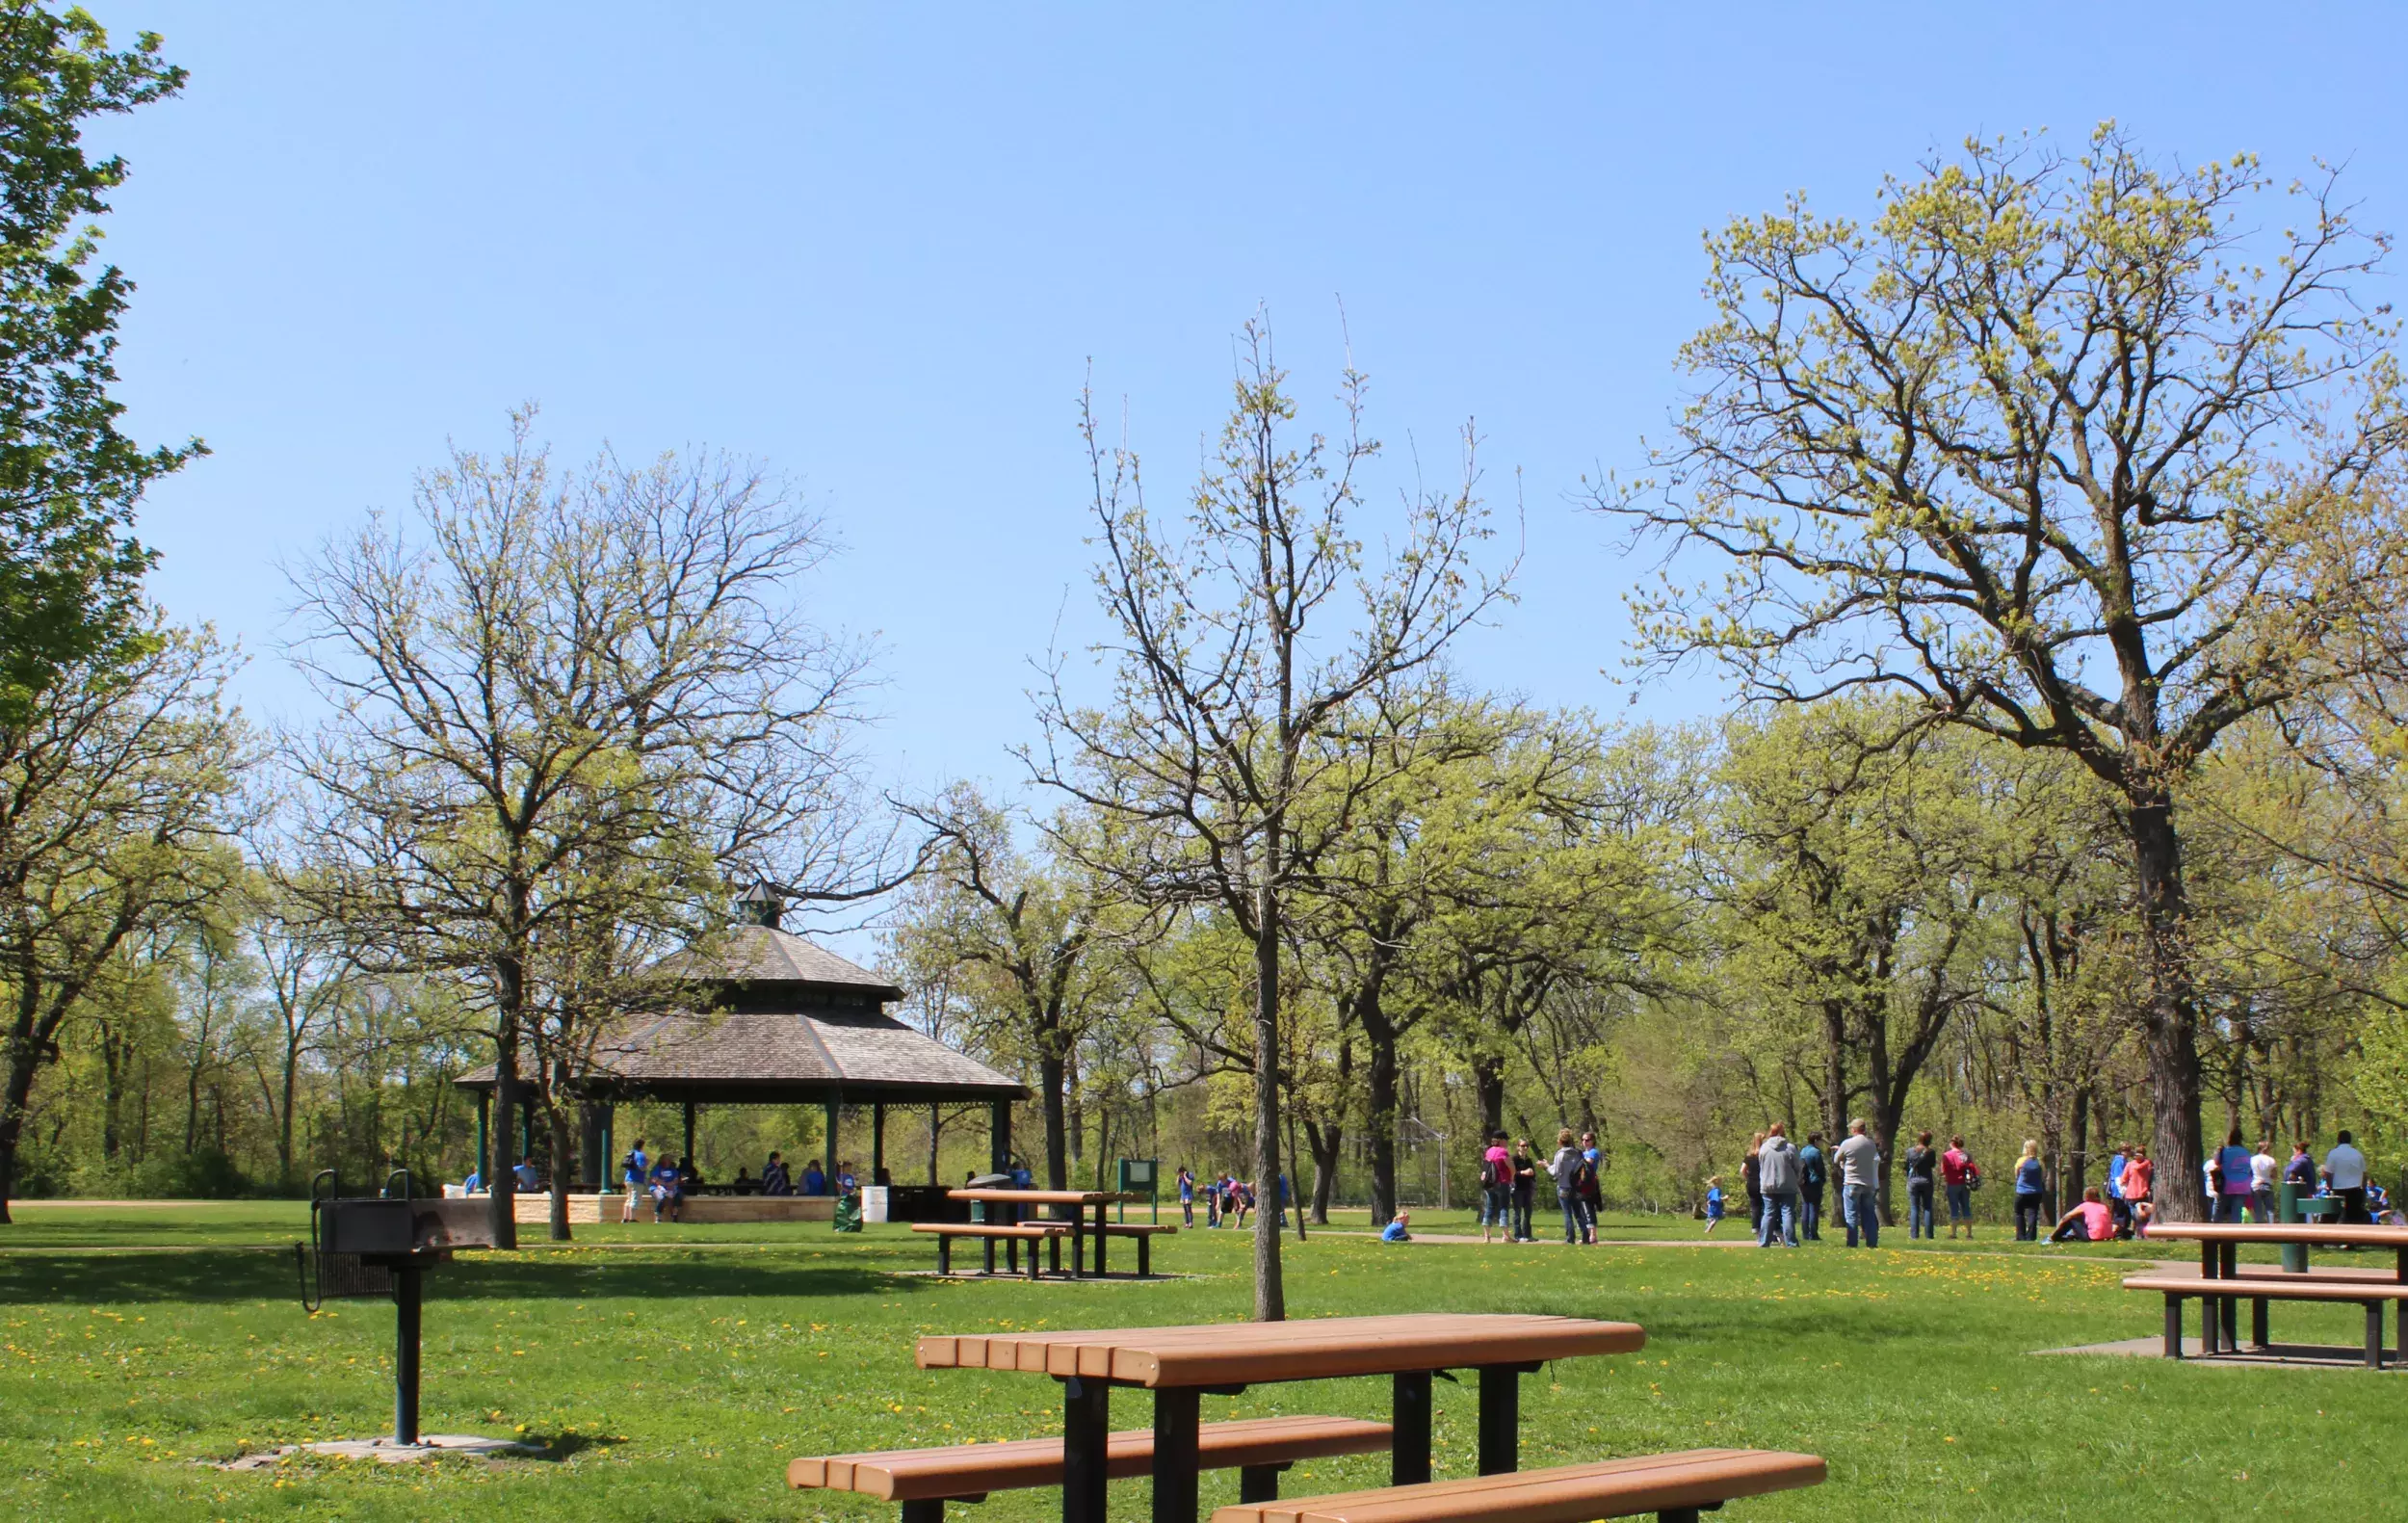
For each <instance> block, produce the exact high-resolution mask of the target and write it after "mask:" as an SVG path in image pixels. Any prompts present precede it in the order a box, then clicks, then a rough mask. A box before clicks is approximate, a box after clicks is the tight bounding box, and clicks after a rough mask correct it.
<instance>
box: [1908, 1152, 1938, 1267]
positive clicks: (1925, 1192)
mask: <svg viewBox="0 0 2408 1523" xmlns="http://www.w3.org/2000/svg"><path fill="white" fill-rule="evenodd" d="M1939 1168H1940V1155H1939V1154H1937V1153H1935V1152H1933V1151H1932V1150H1931V1134H1930V1133H1929V1132H1919V1133H1917V1134H1916V1136H1915V1142H1914V1145H1912V1146H1910V1147H1908V1148H1907V1149H1906V1240H1907V1241H1908V1242H1910V1243H1911V1242H1913V1241H1914V1240H1915V1239H1917V1238H1934V1239H1936V1238H1938V1237H1939V1235H1940V1229H1939V1224H1938V1222H1937V1221H1935V1220H1934V1218H1933V1215H1932V1210H1931V1186H1932V1180H1933V1176H1934V1175H1935V1174H1937V1172H1938V1171H1939Z"/></svg>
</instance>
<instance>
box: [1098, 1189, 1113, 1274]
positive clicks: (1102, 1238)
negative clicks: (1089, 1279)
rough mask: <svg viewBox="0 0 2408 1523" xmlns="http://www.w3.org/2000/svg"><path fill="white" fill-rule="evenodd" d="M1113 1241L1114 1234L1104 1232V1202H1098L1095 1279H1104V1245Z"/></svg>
mask: <svg viewBox="0 0 2408 1523" xmlns="http://www.w3.org/2000/svg"><path fill="white" fill-rule="evenodd" d="M1111 1241H1112V1234H1111V1233H1109V1232H1107V1231H1105V1230H1104V1202H1102V1201H1101V1200H1098V1201H1097V1202H1095V1277H1096V1278H1097V1279H1102V1278H1103V1277H1104V1245H1105V1244H1107V1243H1109V1242H1111Z"/></svg>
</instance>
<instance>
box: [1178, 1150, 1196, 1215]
mask: <svg viewBox="0 0 2408 1523" xmlns="http://www.w3.org/2000/svg"><path fill="white" fill-rule="evenodd" d="M1179 1221H1180V1224H1181V1225H1182V1226H1190V1227H1191V1226H1194V1225H1195V1176H1194V1175H1193V1174H1191V1173H1190V1172H1188V1166H1187V1165H1185V1164H1181V1165H1180V1166H1179Z"/></svg>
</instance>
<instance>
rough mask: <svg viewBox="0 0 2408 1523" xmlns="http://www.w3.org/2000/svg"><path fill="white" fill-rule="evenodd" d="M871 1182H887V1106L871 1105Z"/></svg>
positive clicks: (877, 1183) (875, 1183)
mask: <svg viewBox="0 0 2408 1523" xmlns="http://www.w3.org/2000/svg"><path fill="white" fill-rule="evenodd" d="M870 1183H872V1184H874V1185H882V1184H884V1183H886V1107H885V1106H883V1105H877V1104H873V1105H872V1106H871V1107H870Z"/></svg>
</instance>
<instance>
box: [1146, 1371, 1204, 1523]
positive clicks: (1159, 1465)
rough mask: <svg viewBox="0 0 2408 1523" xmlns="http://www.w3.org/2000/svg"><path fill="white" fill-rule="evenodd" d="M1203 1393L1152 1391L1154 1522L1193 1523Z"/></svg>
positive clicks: (1195, 1391) (1189, 1389)
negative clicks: (1196, 1450)
mask: <svg viewBox="0 0 2408 1523" xmlns="http://www.w3.org/2000/svg"><path fill="white" fill-rule="evenodd" d="M1203 1400H1204V1398H1203V1393H1202V1392H1200V1391H1197V1390H1195V1389H1194V1388H1193V1387H1190V1388H1188V1389H1186V1390H1161V1391H1156V1392H1155V1393H1154V1523H1195V1471H1196V1456H1195V1447H1196V1434H1195V1430H1196V1421H1197V1413H1198V1411H1199V1410H1200V1408H1201V1407H1202V1405H1203Z"/></svg>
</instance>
